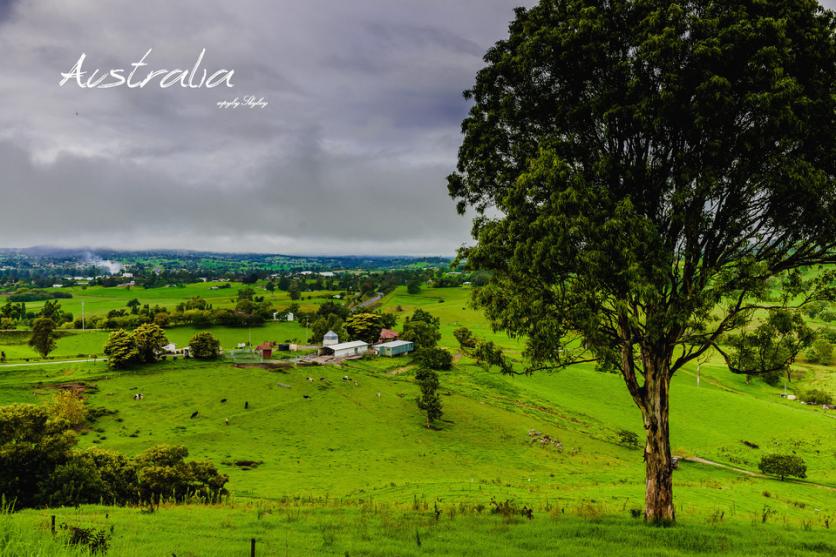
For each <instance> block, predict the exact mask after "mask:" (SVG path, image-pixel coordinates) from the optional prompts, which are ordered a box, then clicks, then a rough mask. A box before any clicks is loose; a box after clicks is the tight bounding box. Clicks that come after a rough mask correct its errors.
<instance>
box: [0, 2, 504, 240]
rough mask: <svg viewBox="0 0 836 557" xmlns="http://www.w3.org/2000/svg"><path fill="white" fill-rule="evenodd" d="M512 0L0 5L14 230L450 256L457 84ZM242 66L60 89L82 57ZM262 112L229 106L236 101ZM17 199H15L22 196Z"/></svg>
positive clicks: (472, 68) (459, 233)
mask: <svg viewBox="0 0 836 557" xmlns="http://www.w3.org/2000/svg"><path fill="white" fill-rule="evenodd" d="M518 3H520V2H519V1H515V0H459V1H453V2H447V1H441V0H438V1H427V0H414V1H411V2H389V1H386V0H379V1H374V0H361V1H356V2H350V3H346V2H337V1H336V0H333V1H327V0H317V1H305V2H303V1H301V0H300V1H296V2H268V1H266V0H265V1H256V0H253V1H244V2H236V3H234V5H233V4H231V3H228V2H221V1H220V0H218V1H209V2H207V1H199V2H198V1H197V0H195V1H193V2H170V1H163V0H158V1H151V2H142V3H138V2H132V1H128V0H125V1H124V2H109V3H100V2H94V1H92V0H90V1H87V2H83V1H82V2H73V3H55V2H48V1H46V0H31V1H28V2H22V3H12V2H9V1H8V0H0V22H2V25H0V49H2V51H3V52H4V68H3V71H4V77H3V80H2V81H0V92H2V95H3V103H2V105H0V168H3V175H2V177H0V187H2V196H3V199H4V203H3V205H4V206H6V207H7V210H6V211H5V212H4V218H3V219H1V220H0V238H2V239H3V244H5V245H9V246H21V245H31V244H56V245H94V246H95V245H102V246H104V245H107V246H113V247H127V248H144V247H167V248H171V247H176V248H193V249H225V250H247V251H251V250H258V251H278V252H286V253H329V252H330V253H372V252H376V253H390V254H391V253H443V254H450V253H452V252H453V250H454V249H455V248H456V247H457V246H458V245H460V244H461V243H463V242H466V241H467V238H468V229H469V221H468V220H467V219H464V218H461V217H459V216H457V215H456V214H455V210H454V207H453V203H452V202H451V201H450V200H449V199H448V198H447V195H446V191H445V176H446V174H447V173H449V172H450V171H451V170H452V168H453V166H454V163H455V153H456V148H457V146H458V141H459V124H460V122H461V119H462V118H463V117H464V116H465V114H466V112H467V104H466V102H465V101H464V100H463V99H462V97H461V91H462V90H463V89H466V88H467V87H469V86H470V84H471V82H472V79H473V76H474V75H475V72H476V71H477V70H478V69H479V67H481V64H482V61H481V56H482V55H483V53H484V52H485V51H486V50H487V49H488V48H489V47H490V46H491V45H492V44H493V42H495V41H496V40H498V39H500V38H502V36H504V34H505V32H506V29H507V23H508V21H509V20H510V19H511V18H512V17H513V7H514V6H515V5H517V4H518ZM149 48H153V51H152V53H151V55H150V56H149V58H148V60H147V61H148V66H147V67H146V68H145V69H144V70H142V71H140V72H139V74H143V73H144V72H145V71H147V70H150V69H159V68H169V69H170V68H175V67H176V68H190V67H191V66H192V64H193V63H194V60H195V58H196V57H197V54H198V53H199V52H200V50H201V49H202V48H205V49H206V56H205V58H204V63H203V67H205V68H207V69H209V70H210V71H214V70H215V69H219V68H227V69H234V70H235V76H234V78H233V82H234V83H235V87H234V88H233V89H226V88H216V89H191V90H182V89H180V88H179V87H172V88H169V89H161V88H160V87H159V86H157V85H156V84H150V85H148V86H146V87H145V88H143V89H127V88H125V87H117V88H112V89H80V88H78V87H76V86H75V85H73V84H68V85H65V86H63V87H59V86H58V81H59V79H60V72H66V71H68V70H69V68H70V67H71V66H72V65H73V64H74V63H75V61H76V60H77V59H78V57H79V56H80V54H81V53H82V52H85V53H86V54H87V60H86V61H85V66H86V68H85V69H87V70H88V71H92V70H93V69H95V68H101V69H103V70H109V69H110V68H120V67H121V68H128V69H129V68H130V64H131V63H132V62H134V61H137V60H139V58H140V57H141V56H142V54H144V53H145V51H146V50H148V49H149ZM236 95H237V96H239V97H240V96H243V95H255V96H256V97H264V98H265V100H267V101H268V102H269V105H268V107H267V108H266V109H264V110H247V109H240V108H239V109H237V110H220V109H218V108H216V106H215V103H216V102H217V101H219V100H223V99H232V98H233V97H235V96H236ZM8 207H13V208H12V210H9V209H8Z"/></svg>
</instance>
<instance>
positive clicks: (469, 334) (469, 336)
mask: <svg viewBox="0 0 836 557" xmlns="http://www.w3.org/2000/svg"><path fill="white" fill-rule="evenodd" d="M453 336H454V337H456V340H457V341H459V348H461V349H462V350H467V349H469V348H476V337H475V336H473V331H471V330H470V329H468V328H467V327H459V328H458V329H456V330H455V331H453Z"/></svg>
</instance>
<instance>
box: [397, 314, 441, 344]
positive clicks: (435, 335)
mask: <svg viewBox="0 0 836 557" xmlns="http://www.w3.org/2000/svg"><path fill="white" fill-rule="evenodd" d="M440 329H441V320H440V319H439V318H438V317H436V316H434V315H432V314H431V313H429V312H426V311H424V310H422V309H421V308H418V309H416V310H415V312H414V313H413V314H412V317H407V318H406V320H404V324H403V334H401V339H403V340H411V341H412V342H414V343H415V349H416V350H419V349H421V348H433V347H434V346H435V345H436V344H438V341H439V340H441V330H440Z"/></svg>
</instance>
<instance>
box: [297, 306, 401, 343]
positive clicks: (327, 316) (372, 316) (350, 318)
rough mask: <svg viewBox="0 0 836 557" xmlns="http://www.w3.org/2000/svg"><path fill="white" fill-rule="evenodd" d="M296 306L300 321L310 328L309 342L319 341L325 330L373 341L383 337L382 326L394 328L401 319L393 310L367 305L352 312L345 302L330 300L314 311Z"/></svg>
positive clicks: (369, 341)
mask: <svg viewBox="0 0 836 557" xmlns="http://www.w3.org/2000/svg"><path fill="white" fill-rule="evenodd" d="M291 309H294V308H291ZM295 309H296V310H297V311H296V312H295V315H297V317H298V318H299V321H300V322H301V323H302V324H305V325H307V326H308V327H310V329H311V337H310V339H309V342H320V341H321V340H322V337H323V335H324V334H325V333H327V332H328V331H334V332H335V333H337V336H338V337H339V338H340V339H343V340H345V339H348V338H351V339H356V340H364V341H366V342H368V343H373V342H377V340H378V338H380V331H381V329H391V328H393V327H395V325H396V324H397V321H398V317H397V315H395V314H394V313H383V312H379V311H369V310H367V309H364V308H358V309H357V310H355V311H354V312H352V311H351V310H350V309H349V308H348V307H347V306H346V305H345V304H342V303H339V302H331V301H329V302H325V303H324V304H321V305H320V306H319V307H318V308H317V310H316V313H312V314H305V313H300V312H298V306H296V307H295Z"/></svg>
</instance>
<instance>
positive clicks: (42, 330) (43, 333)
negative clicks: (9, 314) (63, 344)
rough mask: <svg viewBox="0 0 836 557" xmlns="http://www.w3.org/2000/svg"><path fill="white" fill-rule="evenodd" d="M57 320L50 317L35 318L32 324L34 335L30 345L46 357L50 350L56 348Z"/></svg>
mask: <svg viewBox="0 0 836 557" xmlns="http://www.w3.org/2000/svg"><path fill="white" fill-rule="evenodd" d="M55 338H56V337H55V321H53V320H52V319H49V318H48V317H40V318H38V319H35V322H34V323H33V324H32V337H31V338H30V339H29V346H31V347H32V348H34V349H35V352H37V353H38V354H40V355H41V357H42V358H46V357H47V356H48V355H49V353H50V352H52V351H53V350H55V346H56V344H55Z"/></svg>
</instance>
